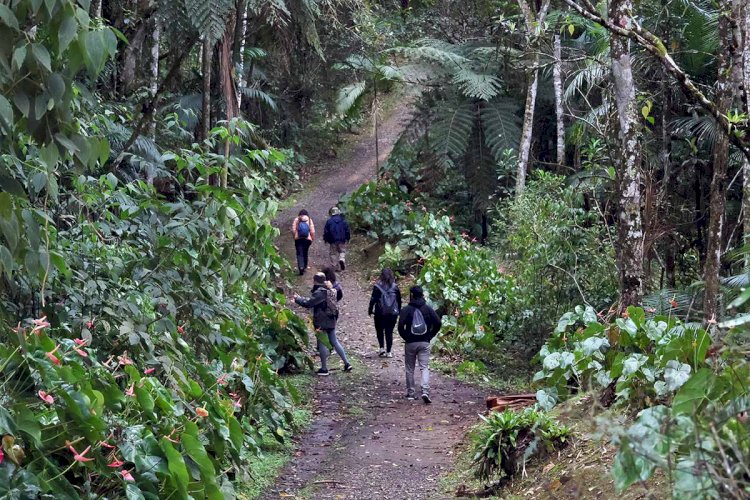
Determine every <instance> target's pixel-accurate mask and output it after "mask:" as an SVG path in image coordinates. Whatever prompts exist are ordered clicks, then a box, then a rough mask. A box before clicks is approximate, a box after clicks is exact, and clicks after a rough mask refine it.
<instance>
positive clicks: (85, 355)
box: [73, 347, 89, 358]
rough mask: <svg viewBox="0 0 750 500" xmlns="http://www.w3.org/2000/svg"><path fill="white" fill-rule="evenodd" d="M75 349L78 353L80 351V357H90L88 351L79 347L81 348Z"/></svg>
mask: <svg viewBox="0 0 750 500" xmlns="http://www.w3.org/2000/svg"><path fill="white" fill-rule="evenodd" d="M73 350H74V351H75V352H77V353H78V355H79V356H80V357H82V358H88V357H89V355H88V353H87V352H86V351H84V350H83V349H79V348H77V347H74V348H73Z"/></svg>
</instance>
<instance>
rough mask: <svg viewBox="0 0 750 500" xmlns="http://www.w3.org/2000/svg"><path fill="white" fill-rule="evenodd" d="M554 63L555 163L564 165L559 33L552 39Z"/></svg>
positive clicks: (563, 120)
mask: <svg viewBox="0 0 750 500" xmlns="http://www.w3.org/2000/svg"><path fill="white" fill-rule="evenodd" d="M554 57H555V63H554V66H553V67H552V81H553V85H554V88H555V115H556V117H557V144H556V146H557V164H558V165H560V167H562V166H563V165H565V115H564V112H563V83H562V82H563V78H562V43H561V41H560V35H559V34H556V35H555V40H554Z"/></svg>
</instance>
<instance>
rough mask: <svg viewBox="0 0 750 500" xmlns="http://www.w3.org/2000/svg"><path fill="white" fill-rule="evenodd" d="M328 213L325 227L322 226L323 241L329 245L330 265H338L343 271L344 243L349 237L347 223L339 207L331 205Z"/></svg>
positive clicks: (344, 266)
mask: <svg viewBox="0 0 750 500" xmlns="http://www.w3.org/2000/svg"><path fill="white" fill-rule="evenodd" d="M328 213H329V214H330V216H331V217H330V218H329V219H328V220H327V221H326V225H325V228H323V241H324V242H326V243H328V245H329V250H328V255H329V257H330V259H331V265H332V266H333V267H336V266H337V265H338V266H340V267H341V270H342V271H343V270H345V269H346V262H345V261H344V258H345V257H346V244H347V243H348V242H349V239H350V238H351V235H350V234H349V224H347V223H346V219H344V216H343V215H341V210H339V207H332V208H331V210H329V211H328Z"/></svg>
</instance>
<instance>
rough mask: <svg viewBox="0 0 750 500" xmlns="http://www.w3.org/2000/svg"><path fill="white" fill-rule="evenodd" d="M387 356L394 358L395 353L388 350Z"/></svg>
mask: <svg viewBox="0 0 750 500" xmlns="http://www.w3.org/2000/svg"><path fill="white" fill-rule="evenodd" d="M385 357H386V358H392V357H393V353H392V352H391V351H388V352H387V353H385Z"/></svg>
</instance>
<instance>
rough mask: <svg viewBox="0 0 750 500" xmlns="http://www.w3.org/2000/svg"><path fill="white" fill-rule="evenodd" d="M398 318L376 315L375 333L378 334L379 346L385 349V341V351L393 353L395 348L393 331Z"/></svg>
mask: <svg viewBox="0 0 750 500" xmlns="http://www.w3.org/2000/svg"><path fill="white" fill-rule="evenodd" d="M397 321H398V316H385V315H380V314H376V315H375V332H376V333H377V334H378V345H379V346H380V348H381V349H382V348H383V340H385V350H386V351H388V352H391V347H393V329H394V328H395V327H396V322H397Z"/></svg>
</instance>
